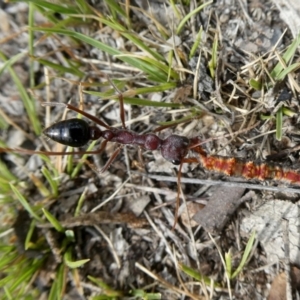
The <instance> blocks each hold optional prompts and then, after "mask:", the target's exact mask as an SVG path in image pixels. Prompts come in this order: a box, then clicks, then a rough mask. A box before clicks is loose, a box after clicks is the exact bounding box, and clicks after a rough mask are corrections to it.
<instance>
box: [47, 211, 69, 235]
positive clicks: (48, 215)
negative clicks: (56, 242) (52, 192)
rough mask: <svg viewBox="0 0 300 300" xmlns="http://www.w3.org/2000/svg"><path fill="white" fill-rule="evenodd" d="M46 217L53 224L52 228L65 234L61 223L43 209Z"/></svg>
mask: <svg viewBox="0 0 300 300" xmlns="http://www.w3.org/2000/svg"><path fill="white" fill-rule="evenodd" d="M42 210H43V213H44V215H45V217H46V218H47V220H48V221H49V222H50V223H51V224H52V226H53V227H54V228H55V229H56V230H57V231H58V232H65V229H64V227H63V226H62V225H61V224H60V222H59V221H58V220H57V219H56V218H55V217H54V216H53V215H52V214H51V213H50V212H49V211H48V210H46V209H45V208H43V209H42Z"/></svg>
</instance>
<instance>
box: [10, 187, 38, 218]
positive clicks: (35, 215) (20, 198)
mask: <svg viewBox="0 0 300 300" xmlns="http://www.w3.org/2000/svg"><path fill="white" fill-rule="evenodd" d="M10 188H11V190H12V191H13V192H14V194H15V195H16V197H17V199H18V200H19V202H20V203H21V204H22V206H23V207H24V208H25V209H26V210H27V211H28V213H29V214H30V215H31V216H32V217H33V218H35V219H36V220H37V221H39V222H42V218H41V217H39V216H38V215H37V214H36V213H35V211H34V210H33V209H32V208H31V206H30V204H29V203H28V201H27V200H26V199H25V197H24V196H23V195H22V194H21V192H20V191H19V190H18V189H17V188H16V187H15V186H14V185H13V184H10Z"/></svg>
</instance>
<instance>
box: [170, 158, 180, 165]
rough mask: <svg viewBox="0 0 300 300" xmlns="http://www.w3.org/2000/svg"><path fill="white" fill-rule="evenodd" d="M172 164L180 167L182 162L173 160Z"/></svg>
mask: <svg viewBox="0 0 300 300" xmlns="http://www.w3.org/2000/svg"><path fill="white" fill-rule="evenodd" d="M171 163H172V164H173V165H180V163H181V161H180V160H177V159H173V160H172V161H171Z"/></svg>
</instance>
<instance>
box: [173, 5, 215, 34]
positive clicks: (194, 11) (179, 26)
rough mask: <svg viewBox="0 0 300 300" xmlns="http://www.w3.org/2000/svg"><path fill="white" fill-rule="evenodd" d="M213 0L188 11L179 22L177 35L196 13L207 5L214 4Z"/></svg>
mask: <svg viewBox="0 0 300 300" xmlns="http://www.w3.org/2000/svg"><path fill="white" fill-rule="evenodd" d="M212 3H213V1H208V2H206V3H204V4H202V5H200V6H199V7H197V8H196V9H194V10H192V11H191V12H190V13H188V14H187V15H186V16H185V17H184V18H183V19H182V21H181V22H180V23H179V25H178V27H177V29H176V35H179V34H180V32H181V30H182V29H183V27H184V25H185V23H186V22H187V21H188V20H189V19H190V18H191V17H192V16H193V15H195V14H197V13H198V12H199V11H200V10H202V9H203V8H205V7H206V6H208V5H210V4H212Z"/></svg>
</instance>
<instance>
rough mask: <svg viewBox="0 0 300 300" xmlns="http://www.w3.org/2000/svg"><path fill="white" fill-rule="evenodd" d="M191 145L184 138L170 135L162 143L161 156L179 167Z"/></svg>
mask: <svg viewBox="0 0 300 300" xmlns="http://www.w3.org/2000/svg"><path fill="white" fill-rule="evenodd" d="M189 144H190V141H189V139H188V138H186V137H184V136H179V135H170V136H169V137H168V138H166V139H165V140H164V141H163V142H162V145H161V154H162V156H163V157H164V158H165V159H166V160H168V161H170V162H172V163H173V164H174V165H179V164H180V163H181V162H182V160H183V159H184V158H185V157H186V155H187V153H188V151H189Z"/></svg>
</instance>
